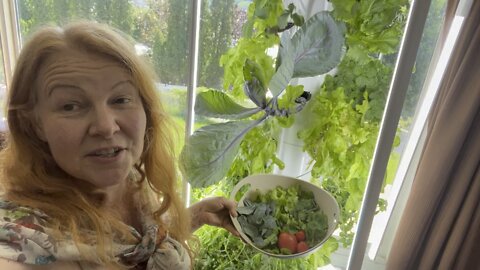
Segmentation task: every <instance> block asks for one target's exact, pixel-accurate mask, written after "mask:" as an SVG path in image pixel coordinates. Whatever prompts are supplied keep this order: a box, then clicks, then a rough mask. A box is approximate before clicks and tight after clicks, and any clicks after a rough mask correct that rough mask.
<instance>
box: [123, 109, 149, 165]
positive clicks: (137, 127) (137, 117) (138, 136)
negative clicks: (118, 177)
mask: <svg viewBox="0 0 480 270" xmlns="http://www.w3.org/2000/svg"><path fill="white" fill-rule="evenodd" d="M146 127H147V117H146V115H145V112H144V111H143V110H142V111H140V112H137V113H134V114H133V113H132V114H131V115H130V117H129V118H128V120H127V123H126V128H127V130H128V134H129V137H130V138H131V139H132V140H133V143H134V144H135V149H136V151H135V156H136V158H140V155H141V154H142V152H143V146H144V143H145V142H144V139H145V129H146Z"/></svg>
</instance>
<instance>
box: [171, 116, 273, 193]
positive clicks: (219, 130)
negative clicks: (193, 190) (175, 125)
mask: <svg viewBox="0 0 480 270" xmlns="http://www.w3.org/2000/svg"><path fill="white" fill-rule="evenodd" d="M264 119H265V118H262V119H260V120H257V121H247V120H242V121H232V122H226V123H219V124H213V125H208V126H204V127H202V128H200V129H198V130H196V131H195V132H194V133H193V134H192V135H191V136H190V137H189V138H188V140H187V142H186V144H185V146H184V148H183V149H182V152H181V154H180V162H181V163H180V166H181V169H182V171H183V173H184V174H185V177H186V178H187V181H188V182H189V183H190V184H191V185H192V186H193V187H207V186H209V185H212V184H214V183H217V182H218V181H220V180H221V179H222V178H223V177H224V176H225V174H226V173H227V171H228V170H229V168H230V165H231V163H232V161H233V159H234V158H235V155H236V154H237V150H238V147H239V145H240V142H241V141H242V139H243V137H244V136H245V134H246V133H247V132H248V131H249V130H250V129H252V128H253V127H255V126H256V125H258V124H259V123H260V122H261V121H263V120H264Z"/></svg>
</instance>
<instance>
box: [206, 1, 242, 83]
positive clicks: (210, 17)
mask: <svg viewBox="0 0 480 270" xmlns="http://www.w3.org/2000/svg"><path fill="white" fill-rule="evenodd" d="M203 2H204V4H203V5H202V7H203V12H202V25H201V28H200V30H201V35H200V38H201V42H200V51H201V55H200V61H199V64H200V76H199V85H203V86H207V87H213V88H221V85H222V82H221V78H222V77H223V68H222V67H220V57H221V56H222V55H223V54H224V53H225V52H226V51H227V50H228V49H229V48H230V46H231V39H232V29H233V22H234V20H233V14H234V12H235V2H234V0H213V1H203ZM209 2H210V4H208V3H209Z"/></svg>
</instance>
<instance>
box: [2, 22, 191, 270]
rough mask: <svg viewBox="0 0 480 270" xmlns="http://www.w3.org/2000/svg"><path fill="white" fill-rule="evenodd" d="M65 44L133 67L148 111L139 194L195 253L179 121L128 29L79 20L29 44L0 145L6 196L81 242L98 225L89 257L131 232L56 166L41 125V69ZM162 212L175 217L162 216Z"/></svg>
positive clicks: (104, 253)
mask: <svg viewBox="0 0 480 270" xmlns="http://www.w3.org/2000/svg"><path fill="white" fill-rule="evenodd" d="M67 48H69V49H76V50H81V51H84V52H87V53H95V54H99V55H102V56H105V57H108V58H109V59H112V60H114V61H116V62H118V63H119V64H121V65H122V66H124V67H125V68H126V69H127V70H128V71H129V72H130V74H131V76H132V78H133V81H134V84H135V86H136V87H137V89H138V90H139V93H140V96H141V98H142V101H143V106H144V110H145V112H146V115H147V129H146V134H145V145H144V150H143V153H142V157H141V161H140V163H139V164H136V165H135V170H134V173H133V174H134V175H136V177H135V183H136V184H137V186H138V187H139V189H141V190H142V191H147V192H142V194H141V196H142V199H143V200H145V201H148V202H149V205H150V207H151V208H152V209H151V211H152V213H153V216H154V218H155V220H156V222H157V223H158V224H159V225H160V226H161V227H162V228H163V229H166V230H168V232H169V234H170V236H172V237H174V238H175V239H177V240H178V241H179V242H181V243H182V244H183V245H184V246H185V247H186V248H187V250H188V251H189V253H190V254H191V255H192V253H191V249H190V248H189V247H188V245H187V244H186V241H187V240H189V239H190V237H191V227H190V217H189V214H188V212H187V210H186V209H185V207H184V205H183V202H182V200H181V198H180V196H179V194H177V179H178V173H177V167H176V158H175V154H174V142H173V140H172V138H173V136H172V127H173V124H172V123H173V122H172V121H171V119H170V118H169V117H168V116H167V114H166V112H165V109H164V108H163V106H162V104H161V102H160V100H159V96H158V94H157V92H156V90H155V84H154V79H155V76H154V73H153V71H152V69H151V68H150V66H148V65H147V64H146V61H143V60H142V59H141V58H140V57H138V56H137V55H136V54H135V50H134V48H133V45H132V44H131V42H129V40H128V38H127V37H126V36H125V35H124V34H122V33H121V32H119V31H117V30H115V29H112V28H110V27H108V26H106V25H103V24H98V23H93V22H77V23H73V24H69V25H67V26H65V27H63V28H59V27H44V28H42V29H40V30H39V31H37V32H36V33H35V34H34V35H33V36H32V37H31V38H30V40H29V41H28V42H27V43H26V44H25V45H24V47H23V50H22V52H21V54H20V57H19V59H18V62H17V64H16V68H15V72H14V76H13V80H12V84H11V87H10V91H9V97H8V105H7V106H8V107H7V110H8V112H7V114H8V126H9V130H10V132H9V135H8V138H7V144H6V148H5V149H4V150H2V151H1V152H0V159H1V173H2V175H1V179H0V181H1V185H2V188H3V191H4V192H5V195H6V197H7V199H8V200H11V201H14V202H16V203H18V204H22V205H27V206H30V207H34V208H38V209H41V210H43V211H44V212H46V213H47V214H48V215H49V216H50V217H51V218H52V222H51V224H50V226H51V227H52V229H54V230H56V231H57V232H59V233H61V232H64V231H65V230H67V231H68V232H69V233H70V234H71V235H72V237H73V239H74V241H75V243H76V244H77V246H78V244H79V243H81V242H84V241H86V239H84V238H83V236H82V234H81V233H80V231H79V230H81V229H90V230H93V231H94V232H96V235H97V239H95V240H96V242H97V255H96V258H89V257H88V256H89V255H85V254H83V255H85V256H86V257H87V258H86V259H88V260H94V261H97V262H99V263H103V264H109V263H111V262H110V261H111V260H112V254H111V250H110V249H109V248H108V247H109V246H110V244H111V243H110V242H109V241H108V240H106V239H111V237H109V236H110V235H117V234H119V235H122V236H125V235H129V233H128V228H127V227H126V226H124V225H122V223H121V222H120V221H119V220H118V219H117V218H116V217H115V216H114V215H112V214H110V213H105V211H103V210H102V209H101V208H100V207H99V204H98V201H96V200H95V199H94V198H93V197H92V196H91V194H90V192H91V191H92V189H93V187H91V188H85V187H83V188H82V187H79V186H77V185H75V184H74V182H75V181H72V179H71V177H69V176H68V175H67V174H66V173H64V172H63V171H62V170H61V169H59V168H58V166H57V164H56V163H55V161H54V159H53V157H52V155H51V154H50V151H49V148H48V145H47V144H46V143H45V142H43V141H42V140H41V139H40V138H39V137H38V135H37V134H36V132H35V125H36V123H35V118H34V116H33V109H34V107H35V104H36V101H37V94H36V92H37V91H36V89H35V88H36V84H35V81H36V80H37V74H38V71H39V70H40V68H41V67H42V64H44V63H45V61H47V59H48V58H49V57H50V56H51V55H54V54H56V53H58V52H61V51H63V50H65V49H67ZM148 194H149V195H148ZM164 216H168V220H169V222H165V221H164V220H162V219H163V217H164ZM60 221H61V223H62V224H60ZM130 240H132V239H130ZM109 250H110V251H109Z"/></svg>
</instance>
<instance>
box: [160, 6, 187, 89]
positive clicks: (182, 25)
mask: <svg viewBox="0 0 480 270" xmlns="http://www.w3.org/2000/svg"><path fill="white" fill-rule="evenodd" d="M188 3H189V1H187V0H170V1H169V5H168V19H167V35H166V37H167V38H166V40H165V42H161V41H160V40H158V38H159V34H157V37H156V38H157V39H156V40H155V43H154V45H153V49H152V50H153V63H154V66H155V69H156V72H157V74H158V75H159V76H160V81H162V82H163V83H167V84H179V85H186V84H187V74H188V73H187V72H188V69H187V59H188V44H189V43H188V41H189V40H188V39H189V36H188V33H189V31H188V25H189V20H188V18H189V14H190V11H189V8H188V7H189V5H188Z"/></svg>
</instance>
